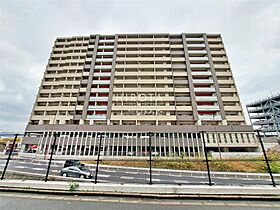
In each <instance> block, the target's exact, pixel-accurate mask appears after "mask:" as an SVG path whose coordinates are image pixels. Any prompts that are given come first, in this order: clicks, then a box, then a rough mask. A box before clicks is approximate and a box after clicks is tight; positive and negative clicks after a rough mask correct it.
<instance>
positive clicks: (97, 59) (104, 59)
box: [95, 58, 113, 62]
mask: <svg viewBox="0 0 280 210" xmlns="http://www.w3.org/2000/svg"><path fill="white" fill-rule="evenodd" d="M95 61H96V62H112V61H113V58H96V60H95Z"/></svg>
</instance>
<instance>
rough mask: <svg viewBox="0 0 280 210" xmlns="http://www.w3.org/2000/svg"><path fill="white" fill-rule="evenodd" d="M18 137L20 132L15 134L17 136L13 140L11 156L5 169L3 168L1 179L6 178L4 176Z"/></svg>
mask: <svg viewBox="0 0 280 210" xmlns="http://www.w3.org/2000/svg"><path fill="white" fill-rule="evenodd" d="M17 137H18V134H16V135H15V138H14V140H13V144H12V148H11V150H10V152H9V156H8V159H7V161H6V165H5V167H4V170H3V172H2V176H1V180H3V179H4V176H5V173H6V170H7V167H8V165H9V162H10V159H11V155H12V153H13V150H14V147H15V144H16V140H17Z"/></svg>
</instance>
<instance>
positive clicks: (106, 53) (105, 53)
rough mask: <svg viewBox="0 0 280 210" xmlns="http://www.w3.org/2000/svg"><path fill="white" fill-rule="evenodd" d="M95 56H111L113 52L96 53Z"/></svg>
mask: <svg viewBox="0 0 280 210" xmlns="http://www.w3.org/2000/svg"><path fill="white" fill-rule="evenodd" d="M96 54H97V55H113V54H114V53H113V52H97V53H96Z"/></svg>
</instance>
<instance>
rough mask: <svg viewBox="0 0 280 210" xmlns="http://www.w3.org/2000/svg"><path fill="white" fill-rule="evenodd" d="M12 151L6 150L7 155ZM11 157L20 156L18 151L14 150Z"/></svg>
mask: <svg viewBox="0 0 280 210" xmlns="http://www.w3.org/2000/svg"><path fill="white" fill-rule="evenodd" d="M10 151H11V150H6V152H5V155H9V154H10ZM11 155H18V150H13V151H12V154H11Z"/></svg>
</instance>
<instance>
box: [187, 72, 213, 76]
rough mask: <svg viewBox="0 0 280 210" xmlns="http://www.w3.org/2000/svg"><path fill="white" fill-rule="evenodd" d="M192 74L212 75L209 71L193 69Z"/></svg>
mask: <svg viewBox="0 0 280 210" xmlns="http://www.w3.org/2000/svg"><path fill="white" fill-rule="evenodd" d="M192 75H193V76H212V73H211V72H210V71H193V72H192Z"/></svg>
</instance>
